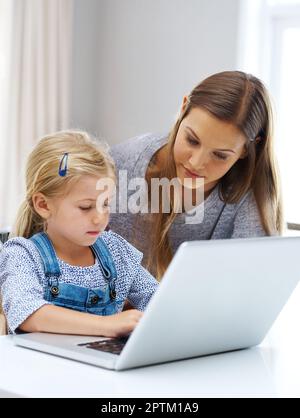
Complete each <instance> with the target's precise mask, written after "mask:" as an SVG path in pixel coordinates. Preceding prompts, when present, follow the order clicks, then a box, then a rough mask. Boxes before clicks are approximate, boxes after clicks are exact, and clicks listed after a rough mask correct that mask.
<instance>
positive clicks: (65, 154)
mask: <svg viewBox="0 0 300 418" xmlns="http://www.w3.org/2000/svg"><path fill="white" fill-rule="evenodd" d="M114 176H115V173H114V165H113V162H112V160H111V159H110V157H109V156H108V155H107V154H106V152H105V151H104V150H103V149H102V148H101V147H100V146H99V145H98V144H97V143H94V142H93V141H92V140H91V139H90V138H89V137H88V135H87V134H86V133H82V132H58V133H56V134H53V135H50V136H47V137H45V138H43V139H42V140H41V141H40V142H39V143H38V145H37V146H36V147H35V149H34V150H33V151H32V153H31V155H30V156H29V160H28V163H27V172H26V189H27V192H26V200H25V201H24V203H23V204H22V206H21V207H20V209H19V213H18V217H17V221H16V225H15V231H14V235H15V236H16V238H12V239H10V240H8V241H7V242H6V243H5V245H4V247H3V248H2V251H1V253H0V257H1V259H0V260H1V261H0V272H1V273H0V286H1V296H2V304H3V310H4V313H5V315H6V318H7V323H8V331H9V333H15V332H16V331H18V330H20V331H25V332H33V331H38V332H54V333H64V334H79V335H97V336H107V337H116V336H121V335H126V334H128V333H129V332H131V331H132V330H133V329H134V327H135V326H136V324H137V322H138V321H139V319H140V318H141V315H142V313H141V312H140V311H142V310H144V309H145V307H146V305H147V303H148V302H149V300H150V298H151V296H152V295H153V293H154V292H155V290H156V288H157V282H156V280H155V279H154V278H153V277H152V276H151V275H150V274H149V273H148V272H147V271H146V270H145V269H144V268H143V267H142V266H141V264H140V263H141V259H142V254H141V253H140V252H139V251H137V250H136V249H135V248H134V247H132V246H131V245H130V244H129V243H127V242H126V241H125V240H124V239H123V238H122V237H120V236H119V235H117V234H115V233H113V232H104V230H105V228H106V226H107V223H108V219H109V207H108V202H107V200H106V201H105V202H104V204H103V207H102V208H99V207H98V209H97V207H96V204H97V199H98V203H99V197H101V196H100V192H99V190H97V182H98V180H99V178H100V179H101V178H102V179H103V178H111V179H113V180H114V178H115V177H114ZM127 298H128V300H129V302H130V304H131V305H132V306H133V307H135V308H136V309H132V310H127V311H124V312H121V311H122V308H123V304H124V302H125V299H127Z"/></svg>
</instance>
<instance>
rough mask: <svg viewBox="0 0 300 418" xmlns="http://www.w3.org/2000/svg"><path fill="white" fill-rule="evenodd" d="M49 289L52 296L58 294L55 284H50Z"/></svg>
mask: <svg viewBox="0 0 300 418" xmlns="http://www.w3.org/2000/svg"><path fill="white" fill-rule="evenodd" d="M50 291H51V293H52V295H53V296H57V295H58V294H59V288H58V287H57V286H52V287H51V289H50Z"/></svg>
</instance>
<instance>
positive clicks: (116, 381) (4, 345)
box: [0, 286, 300, 397]
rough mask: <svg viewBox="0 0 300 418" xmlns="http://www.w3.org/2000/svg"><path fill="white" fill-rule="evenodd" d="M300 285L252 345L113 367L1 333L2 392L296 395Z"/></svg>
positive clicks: (42, 394)
mask: <svg viewBox="0 0 300 418" xmlns="http://www.w3.org/2000/svg"><path fill="white" fill-rule="evenodd" d="M299 314H300V287H299V286H298V288H297V289H296V291H295V292H294V294H293V295H292V297H291V299H290V301H289V303H288V304H287V306H286V307H285V308H284V310H283V312H282V313H281V315H280V316H279V318H278V319H277V321H276V323H275V324H274V326H273V328H272V329H271V331H270V333H269V334H268V336H267V337H266V339H265V340H264V342H263V343H262V344H261V345H260V346H259V347H256V348H252V349H248V350H242V351H237V352H231V353H226V354H220V355H214V356H209V357H202V358H197V359H192V360H184V361H178V362H175V363H169V364H163V365H158V366H150V367H144V368H139V369H134V370H130V371H123V372H114V371H108V370H104V369H101V368H98V367H95V366H89V365H85V364H81V363H78V362H75V361H71V360H66V359H63V358H59V357H55V356H51V355H49V354H44V353H39V352H35V351H32V350H28V349H25V348H20V347H16V346H14V345H13V343H12V338H11V337H10V336H4V337H0V397H1V396H24V397H133V396H137V397H143V396H145V397H146V396H153V397H159V396H160V397H166V396H170V397H174V396H178V397H180V396H182V397H187V396H194V397H202V396H268V397H269V396H293V397H294V396H297V397H298V396H300V355H299V353H300V329H299V328H300V327H299V318H300V315H299Z"/></svg>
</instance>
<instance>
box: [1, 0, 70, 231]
mask: <svg viewBox="0 0 300 418" xmlns="http://www.w3.org/2000/svg"><path fill="white" fill-rule="evenodd" d="M9 1H11V2H13V6H12V14H13V19H12V33H13V37H12V41H11V42H12V43H11V51H12V52H11V71H10V83H9V86H10V88H9V100H8V103H7V106H8V124H7V125H8V126H7V132H6V134H5V135H4V136H3V135H2V134H3V132H2V134H1V141H2V155H1V164H0V170H1V177H0V181H1V189H0V194H1V195H0V228H3V227H6V226H11V225H12V223H13V220H14V218H15V215H16V211H17V207H18V205H19V203H20V202H21V200H22V199H23V198H24V190H25V189H24V184H25V181H24V180H25V162H26V158H27V156H28V154H29V152H30V151H31V149H32V147H33V146H34V144H35V143H36V142H37V140H38V138H39V137H41V136H42V135H45V134H47V133H50V132H54V131H56V130H60V129H66V128H68V127H69V107H70V100H71V99H70V83H71V50H72V22H73V0H9Z"/></svg>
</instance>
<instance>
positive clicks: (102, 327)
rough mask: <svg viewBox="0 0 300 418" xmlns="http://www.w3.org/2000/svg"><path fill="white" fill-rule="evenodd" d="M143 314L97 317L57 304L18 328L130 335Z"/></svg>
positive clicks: (111, 335) (34, 314)
mask: <svg viewBox="0 0 300 418" xmlns="http://www.w3.org/2000/svg"><path fill="white" fill-rule="evenodd" d="M142 315H143V314H142V312H140V311H138V310H135V309H131V310H129V311H126V312H121V313H117V314H115V315H110V316H98V315H93V314H89V313H85V312H78V311H73V310H71V309H67V308H61V307H59V306H55V305H44V306H42V307H41V308H40V309H38V310H37V311H35V312H34V313H33V314H31V315H30V316H29V317H28V318H27V319H26V320H25V321H24V322H23V323H22V324H21V325H20V326H19V329H20V330H21V331H25V332H51V333H57V334H76V335H95V336H103V337H119V336H123V335H127V334H129V333H130V332H131V331H132V330H133V329H134V328H135V327H136V325H137V323H138V321H139V319H140V318H141V316H142Z"/></svg>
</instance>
